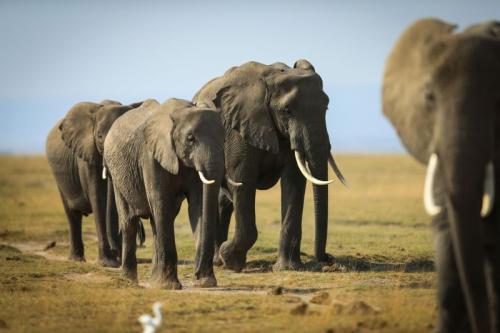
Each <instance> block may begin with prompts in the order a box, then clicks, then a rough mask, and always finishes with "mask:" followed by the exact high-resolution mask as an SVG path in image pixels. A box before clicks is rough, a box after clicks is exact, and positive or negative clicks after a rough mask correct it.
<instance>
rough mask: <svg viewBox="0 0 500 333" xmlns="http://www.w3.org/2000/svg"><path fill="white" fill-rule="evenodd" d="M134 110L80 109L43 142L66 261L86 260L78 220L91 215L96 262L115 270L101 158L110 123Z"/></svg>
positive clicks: (109, 105)
mask: <svg viewBox="0 0 500 333" xmlns="http://www.w3.org/2000/svg"><path fill="white" fill-rule="evenodd" d="M138 105H140V103H135V104H131V105H121V104H120V103H119V102H115V101H110V100H104V101H102V102H101V103H91V102H82V103H78V104H76V105H74V106H73V107H72V108H71V109H70V110H69V111H68V113H67V114H66V116H65V117H64V118H63V119H62V120H60V121H59V122H58V123H57V124H56V126H55V127H54V128H52V130H51V131H50V133H49V135H48V137H47V142H46V153H47V159H48V161H49V164H50V166H51V169H52V172H53V174H54V177H55V179H56V182H57V186H58V188H59V192H60V194H61V199H62V202H63V206H64V210H65V212H66V216H67V218H68V222H69V227H70V255H69V257H70V259H72V260H77V261H84V260H85V255H84V245H83V240H82V215H85V216H87V215H88V214H91V213H94V217H95V224H96V230H97V238H98V242H99V259H98V261H99V263H100V264H101V265H103V266H106V267H118V266H119V259H118V258H117V257H118V255H119V253H118V251H119V248H116V247H115V248H114V249H112V248H111V247H110V244H109V242H108V235H107V228H106V208H107V207H106V205H107V197H108V193H107V191H108V186H107V183H106V180H104V179H103V177H102V173H103V168H102V165H103V163H102V152H103V147H104V139H105V137H106V134H107V133H108V131H109V129H110V127H111V125H112V124H113V122H114V121H115V120H116V119H118V117H120V116H121V115H123V114H124V113H125V112H127V111H129V110H131V109H133V108H135V107H137V106H138ZM116 233H117V230H116ZM117 235H118V233H117V234H116V235H114V236H113V238H116V237H117Z"/></svg>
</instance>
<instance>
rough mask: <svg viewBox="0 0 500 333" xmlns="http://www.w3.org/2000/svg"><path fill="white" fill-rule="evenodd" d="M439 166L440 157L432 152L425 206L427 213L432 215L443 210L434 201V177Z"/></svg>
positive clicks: (426, 181)
mask: <svg viewBox="0 0 500 333" xmlns="http://www.w3.org/2000/svg"><path fill="white" fill-rule="evenodd" d="M437 166H438V157H437V155H436V154H432V155H431V157H430V158H429V164H428V166H427V173H426V175H425V184H424V207H425V211H426V212H427V214H429V215H431V216H435V215H437V214H439V213H440V212H441V207H440V206H438V205H436V203H435V202H434V178H435V177H436V171H437Z"/></svg>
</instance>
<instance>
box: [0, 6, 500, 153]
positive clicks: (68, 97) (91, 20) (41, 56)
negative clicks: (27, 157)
mask: <svg viewBox="0 0 500 333" xmlns="http://www.w3.org/2000/svg"><path fill="white" fill-rule="evenodd" d="M494 15H497V16H496V17H495V16H494ZM499 15H500V1H498V0H491V1H489V0H484V1H477V0H476V1H453V0H432V1H427V0H420V1H384V0H380V1H369V0H367V1H326V0H323V1H316V0H308V1H271V0H268V1H259V0H253V1H247V2H243V1H241V2H240V1H216V0H214V1H188V0H184V1H163V2H159V1H147V0H146V1H63V0H61V1H36V0H34V1H23V0H19V1H8V0H0V116H1V121H0V153H2V152H3V153H41V152H43V150H44V142H45V137H46V135H47V133H48V131H49V130H50V128H51V127H52V126H53V124H54V123H55V122H56V121H57V120H58V119H59V118H61V117H62V116H63V115H64V114H65V113H66V111H67V110H68V109H69V108H70V107H71V105H73V104H74V103H76V102H78V101H84V100H89V101H100V100H102V99H106V98H109V99H116V100H119V101H121V102H123V103H129V102H133V101H138V100H142V99H145V98H156V99H158V100H160V101H163V100H165V99H167V98H169V97H179V98H187V99H190V98H191V97H192V95H193V94H194V93H195V92H196V91H197V90H198V89H199V88H200V87H201V86H202V85H203V84H204V83H205V82H207V81H208V80H209V79H211V78H212V77H215V76H219V75H221V74H222V73H223V72H224V71H225V70H226V69H227V68H229V67H231V66H234V65H238V64H242V63H244V62H246V61H249V60H256V61H260V62H263V63H273V62H276V61H282V62H285V63H288V64H289V65H293V63H294V62H295V60H297V59H300V58H305V59H308V60H309V61H311V62H312V63H313V65H314V66H315V68H316V70H317V72H318V73H319V74H320V75H321V76H322V77H323V80H324V86H325V90H326V92H327V94H328V95H329V96H330V101H331V104H330V107H329V112H328V114H327V122H328V129H329V132H330V136H331V141H332V145H333V147H334V149H335V150H337V151H343V152H363V153H370V152H373V153H379V152H402V151H403V149H402V148H401V145H400V143H399V140H398V139H397V137H396V135H395V133H394V131H393V129H392V128H391V127H390V125H389V124H388V122H387V121H386V120H385V118H384V117H383V116H382V114H381V111H380V86H381V77H382V72H383V66H384V60H385V57H386V56H387V54H388V52H389V50H390V49H391V47H392V45H393V44H394V42H395V41H396V39H397V38H398V36H399V34H400V33H401V31H402V30H403V29H404V28H405V27H406V26H408V25H409V24H410V23H412V22H413V21H414V20H416V19H418V18H422V17H429V16H432V17H439V18H442V19H445V20H448V21H451V22H454V23H458V24H459V25H460V26H462V27H463V26H464V25H468V24H471V23H474V22H479V21H484V20H490V19H500V17H499Z"/></svg>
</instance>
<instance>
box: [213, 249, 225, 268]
mask: <svg viewBox="0 0 500 333" xmlns="http://www.w3.org/2000/svg"><path fill="white" fill-rule="evenodd" d="M213 265H214V266H222V265H224V262H223V261H222V258H221V256H220V255H219V251H218V250H217V251H215V254H214V260H213Z"/></svg>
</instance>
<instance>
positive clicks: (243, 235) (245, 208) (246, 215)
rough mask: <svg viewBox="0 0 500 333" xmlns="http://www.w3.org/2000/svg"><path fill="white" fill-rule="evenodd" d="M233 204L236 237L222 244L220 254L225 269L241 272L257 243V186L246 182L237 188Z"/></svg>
mask: <svg viewBox="0 0 500 333" xmlns="http://www.w3.org/2000/svg"><path fill="white" fill-rule="evenodd" d="M247 184H248V185H247ZM233 204H234V213H235V218H236V227H235V231H234V237H233V239H232V240H230V241H225V242H224V243H222V245H221V247H220V250H219V254H220V256H221V258H222V261H223V263H224V267H226V268H229V269H231V270H234V271H235V272H240V271H241V270H242V269H243V268H244V267H245V265H246V259H247V252H248V250H249V249H250V248H251V247H252V245H253V244H254V243H255V242H256V241H257V226H256V225H255V186H252V184H250V182H246V183H245V184H243V185H242V186H240V187H238V188H236V189H235V190H234V193H233Z"/></svg>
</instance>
